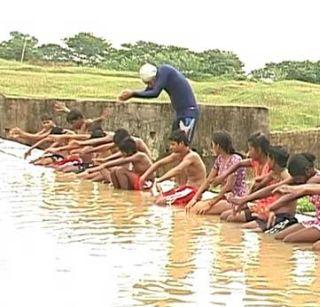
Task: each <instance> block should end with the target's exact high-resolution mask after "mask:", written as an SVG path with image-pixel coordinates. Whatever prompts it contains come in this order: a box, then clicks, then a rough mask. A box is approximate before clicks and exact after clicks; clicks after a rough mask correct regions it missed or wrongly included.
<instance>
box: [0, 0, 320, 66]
mask: <svg viewBox="0 0 320 307" xmlns="http://www.w3.org/2000/svg"><path fill="white" fill-rule="evenodd" d="M319 16H320V1H319V0H221V1H216V0H184V1H183V0H158V1H151V0H148V1H147V0H104V1H99V0H90V1H84V0H83V1H80V0H78V1H70V0H55V1H53V0H51V1H47V0H42V1H39V0H20V1H19V0H5V1H3V2H2V3H1V18H0V41H2V40H5V39H8V37H9V32H10V31H21V32H23V33H28V34H31V35H33V36H35V37H36V38H38V39H39V41H40V43H48V42H55V43H61V40H62V39H63V38H64V37H67V36H71V35H74V34H76V33H78V32H80V31H86V32H92V33H93V34H94V35H97V36H101V37H104V38H106V39H107V40H109V41H110V42H111V43H113V44H114V45H115V46H119V45H120V44H121V43H124V42H134V41H137V40H145V41H153V42H156V43H160V44H173V45H178V46H183V47H187V48H189V49H192V50H195V51H201V50H204V49H216V48H217V49H221V50H229V51H233V52H235V53H236V54H237V55H239V57H240V59H241V60H242V61H243V62H244V63H245V65H246V67H245V68H246V71H249V70H251V69H254V68H258V67H262V66H263V65H264V64H265V63H267V62H271V61H273V62H280V61H282V60H305V59H309V60H313V61H316V60H320V43H319V30H320V17H319Z"/></svg>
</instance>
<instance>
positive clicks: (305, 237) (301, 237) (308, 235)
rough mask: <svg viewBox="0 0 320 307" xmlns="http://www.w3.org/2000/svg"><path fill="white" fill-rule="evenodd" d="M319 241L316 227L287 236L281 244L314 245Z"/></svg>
mask: <svg viewBox="0 0 320 307" xmlns="http://www.w3.org/2000/svg"><path fill="white" fill-rule="evenodd" d="M318 240H320V230H319V229H318V228H316V227H308V228H305V227H304V229H301V230H298V231H296V232H293V233H291V234H289V235H287V236H286V237H285V238H284V239H283V242H288V243H303V242H311V243H314V242H316V241H318Z"/></svg>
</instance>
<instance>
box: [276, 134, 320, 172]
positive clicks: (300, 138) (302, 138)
mask: <svg viewBox="0 0 320 307" xmlns="http://www.w3.org/2000/svg"><path fill="white" fill-rule="evenodd" d="M270 142H271V143H272V144H274V145H281V146H284V147H285V148H286V149H287V150H288V151H289V152H290V153H291V154H294V153H300V152H310V153H312V154H314V155H315V156H316V157H317V161H316V162H317V165H318V166H320V163H319V162H320V129H317V128H315V129H308V130H304V131H288V132H271V133H270Z"/></svg>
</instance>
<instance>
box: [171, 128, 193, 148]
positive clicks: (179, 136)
mask: <svg viewBox="0 0 320 307" xmlns="http://www.w3.org/2000/svg"><path fill="white" fill-rule="evenodd" d="M169 140H170V141H173V142H177V143H178V144H180V143H183V144H184V145H185V146H189V140H188V137H187V135H186V133H185V132H184V131H182V130H179V129H178V130H175V131H173V132H172V133H171V135H170V137H169Z"/></svg>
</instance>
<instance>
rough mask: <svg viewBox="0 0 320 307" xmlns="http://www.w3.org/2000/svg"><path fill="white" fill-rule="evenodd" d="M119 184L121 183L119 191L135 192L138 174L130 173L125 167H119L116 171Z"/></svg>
mask: <svg viewBox="0 0 320 307" xmlns="http://www.w3.org/2000/svg"><path fill="white" fill-rule="evenodd" d="M115 173H116V176H117V179H118V183H119V189H123V190H133V189H134V182H135V179H136V178H137V176H136V174H135V173H133V172H131V171H129V170H128V169H127V168H125V167H118V168H117V169H116V171H115Z"/></svg>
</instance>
